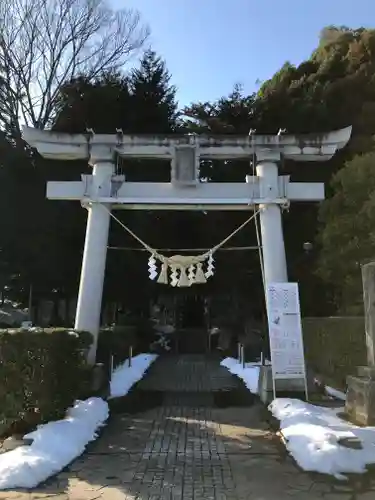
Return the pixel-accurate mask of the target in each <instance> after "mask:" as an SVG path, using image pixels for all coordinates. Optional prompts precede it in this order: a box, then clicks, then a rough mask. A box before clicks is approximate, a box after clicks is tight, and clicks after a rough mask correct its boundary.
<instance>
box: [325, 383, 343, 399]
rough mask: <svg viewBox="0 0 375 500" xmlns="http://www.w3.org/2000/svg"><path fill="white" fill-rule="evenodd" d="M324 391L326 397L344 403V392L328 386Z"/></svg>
mask: <svg viewBox="0 0 375 500" xmlns="http://www.w3.org/2000/svg"><path fill="white" fill-rule="evenodd" d="M324 390H325V391H326V393H327V394H328V396H331V397H333V398H335V399H339V400H341V401H346V394H345V392H342V391H339V390H337V389H334V388H333V387H330V386H329V385H326V386H325V388H324Z"/></svg>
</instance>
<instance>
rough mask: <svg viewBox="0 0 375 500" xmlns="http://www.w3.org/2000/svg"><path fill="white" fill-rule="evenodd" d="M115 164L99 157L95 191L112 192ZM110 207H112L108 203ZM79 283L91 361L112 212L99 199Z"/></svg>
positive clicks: (92, 206) (80, 326)
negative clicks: (90, 342) (92, 340)
mask: <svg viewBox="0 0 375 500" xmlns="http://www.w3.org/2000/svg"><path fill="white" fill-rule="evenodd" d="M113 171H114V165H113V163H112V162H109V161H95V163H94V166H93V190H92V195H93V196H94V195H96V196H110V187H111V177H112V174H113ZM107 208H108V209H110V207H107ZM87 210H88V218H87V227H86V239H85V248H84V252H83V260H82V269H81V280H80V285H79V293H78V302H77V311H76V319H75V326H74V328H75V329H76V330H81V331H82V330H84V331H89V332H90V333H91V334H92V335H93V337H94V342H93V344H92V346H91V348H90V350H89V353H88V362H89V363H90V364H94V363H95V356H96V347H97V342H98V334H99V328H100V311H101V305H102V295H103V283H104V274H105V266H106V256H107V245H108V232H109V226H110V218H111V216H110V213H109V212H108V210H106V209H105V207H103V206H102V205H101V204H99V203H95V202H93V203H89V204H88V206H87Z"/></svg>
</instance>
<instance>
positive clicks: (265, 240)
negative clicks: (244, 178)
mask: <svg viewBox="0 0 375 500" xmlns="http://www.w3.org/2000/svg"><path fill="white" fill-rule="evenodd" d="M256 171H257V176H258V178H259V188H260V193H261V196H262V197H264V198H266V199H267V198H268V199H273V198H279V184H278V183H279V180H278V179H279V174H278V168H277V164H276V163H274V162H269V161H264V162H261V163H259V164H258V165H257V168H256ZM259 209H260V230H261V236H262V248H263V260H264V274H265V280H266V283H272V282H278V283H283V282H287V281H288V273H287V266H286V256H285V246H284V235H283V227H282V221H281V211H280V207H279V205H277V204H276V203H270V204H264V205H260V206H259Z"/></svg>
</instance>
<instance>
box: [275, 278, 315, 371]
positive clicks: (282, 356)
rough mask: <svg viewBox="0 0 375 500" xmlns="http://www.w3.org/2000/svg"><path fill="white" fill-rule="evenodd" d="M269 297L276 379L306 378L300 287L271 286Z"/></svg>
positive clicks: (288, 285) (294, 285)
mask: <svg viewBox="0 0 375 500" xmlns="http://www.w3.org/2000/svg"><path fill="white" fill-rule="evenodd" d="M266 294H267V297H266V299H267V316H268V330H269V337H270V348H271V361H272V374H273V378H274V379H275V380H276V379H291V378H294V379H296V378H304V379H305V378H306V368H305V357H304V350H303V338H302V327H301V311H300V304H299V294H298V284H297V283H270V284H269V285H267V290H266Z"/></svg>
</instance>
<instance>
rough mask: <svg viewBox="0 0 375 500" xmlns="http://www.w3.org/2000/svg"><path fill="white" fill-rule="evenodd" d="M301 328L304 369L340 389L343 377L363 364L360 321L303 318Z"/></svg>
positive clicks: (362, 340) (362, 333)
mask: <svg viewBox="0 0 375 500" xmlns="http://www.w3.org/2000/svg"><path fill="white" fill-rule="evenodd" d="M302 326H303V337H304V345H305V354H306V360H307V364H308V366H310V367H311V368H312V369H313V370H314V371H315V373H318V374H321V375H323V376H324V377H325V378H326V380H328V381H332V383H334V384H335V385H336V386H337V387H342V388H344V387H345V384H346V382H345V381H346V377H347V375H350V374H353V373H355V371H356V368H357V366H360V365H364V364H366V343H365V324H364V318H363V317H330V318H303V320H302Z"/></svg>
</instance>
